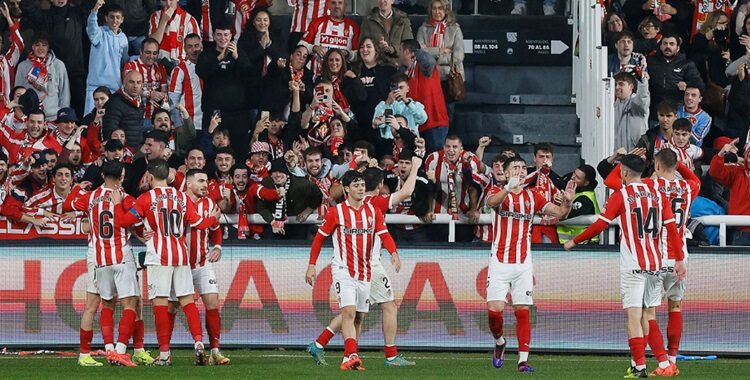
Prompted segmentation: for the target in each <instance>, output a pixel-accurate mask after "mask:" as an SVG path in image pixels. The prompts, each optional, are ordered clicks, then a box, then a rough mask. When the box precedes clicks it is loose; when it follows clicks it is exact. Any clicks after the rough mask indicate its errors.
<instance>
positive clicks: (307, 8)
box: [287, 0, 328, 54]
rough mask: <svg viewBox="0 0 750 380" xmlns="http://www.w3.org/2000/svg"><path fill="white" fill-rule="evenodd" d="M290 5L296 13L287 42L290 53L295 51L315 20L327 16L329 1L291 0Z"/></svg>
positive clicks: (293, 16) (293, 15)
mask: <svg viewBox="0 0 750 380" xmlns="http://www.w3.org/2000/svg"><path fill="white" fill-rule="evenodd" d="M288 3H289V6H291V7H294V13H293V14H292V25H291V27H290V30H289V38H288V41H287V42H288V44H289V45H288V47H289V51H294V49H295V47H296V46H297V44H298V43H299V41H300V39H302V35H304V34H305V32H306V31H307V28H308V26H309V25H310V24H311V23H312V22H313V20H315V19H318V18H321V17H323V16H325V15H326V12H327V11H328V0H289V1H288ZM310 53H311V54H312V52H310Z"/></svg>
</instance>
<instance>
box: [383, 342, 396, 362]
mask: <svg viewBox="0 0 750 380" xmlns="http://www.w3.org/2000/svg"><path fill="white" fill-rule="evenodd" d="M383 352H384V353H385V358H386V359H388V358H392V357H394V356H398V348H396V345H395V344H394V345H393V346H385V347H384V348H383Z"/></svg>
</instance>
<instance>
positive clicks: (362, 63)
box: [347, 37, 396, 142]
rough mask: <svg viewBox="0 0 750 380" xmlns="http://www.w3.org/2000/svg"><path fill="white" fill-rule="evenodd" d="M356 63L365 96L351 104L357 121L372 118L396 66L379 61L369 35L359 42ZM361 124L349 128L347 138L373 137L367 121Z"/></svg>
mask: <svg viewBox="0 0 750 380" xmlns="http://www.w3.org/2000/svg"><path fill="white" fill-rule="evenodd" d="M357 63H358V69H357V70H356V71H357V73H358V75H359V79H360V80H361V81H362V84H363V85H364V87H365V91H366V92H367V98H366V99H365V101H364V102H362V103H360V104H355V105H352V112H354V116H355V118H356V119H357V120H358V121H362V120H365V121H366V120H372V117H373V111H374V110H375V106H377V105H378V103H380V102H381V101H382V100H384V99H385V98H386V97H387V96H388V92H389V91H390V88H389V83H390V78H391V76H393V74H395V73H396V68H394V67H393V66H391V65H385V64H383V63H382V62H380V51H379V50H378V48H377V44H376V43H375V41H374V40H373V39H372V38H370V37H365V38H364V39H363V40H362V43H360V44H359V51H358V54H357ZM362 126H363V128H361V129H359V128H358V129H356V130H354V129H352V130H349V131H348V133H347V140H348V141H352V142H354V141H359V140H370V139H371V138H372V137H373V132H372V128H368V126H369V124H368V123H367V122H365V123H362ZM370 141H372V140H370Z"/></svg>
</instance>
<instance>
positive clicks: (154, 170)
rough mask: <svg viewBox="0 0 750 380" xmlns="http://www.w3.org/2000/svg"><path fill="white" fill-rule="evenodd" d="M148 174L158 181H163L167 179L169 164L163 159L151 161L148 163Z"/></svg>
mask: <svg viewBox="0 0 750 380" xmlns="http://www.w3.org/2000/svg"><path fill="white" fill-rule="evenodd" d="M148 172H149V173H151V175H152V176H154V178H155V179H157V180H159V181H164V180H166V179H167V178H168V177H169V164H167V160H165V159H163V158H157V159H155V160H151V161H150V162H149V163H148Z"/></svg>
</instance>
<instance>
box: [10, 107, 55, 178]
mask: <svg viewBox="0 0 750 380" xmlns="http://www.w3.org/2000/svg"><path fill="white" fill-rule="evenodd" d="M0 146H2V147H3V148H5V151H7V152H8V165H10V166H14V165H15V164H17V163H19V162H23V161H24V160H26V159H27V158H28V157H29V156H30V155H31V154H32V153H33V152H35V151H39V150H43V149H53V150H55V151H56V152H58V153H59V152H60V151H62V147H61V146H60V143H59V142H58V141H57V137H56V136H55V134H54V133H50V132H48V131H47V123H46V121H45V120H44V112H42V110H40V109H38V108H37V109H33V110H31V112H29V115H28V118H27V120H26V128H24V129H21V130H18V131H8V130H3V131H2V132H1V133H0Z"/></svg>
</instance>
